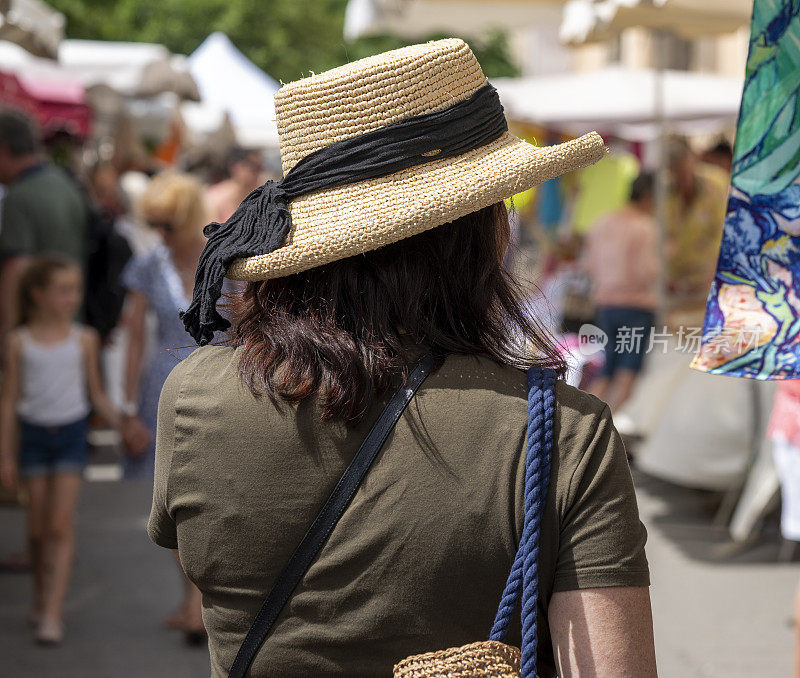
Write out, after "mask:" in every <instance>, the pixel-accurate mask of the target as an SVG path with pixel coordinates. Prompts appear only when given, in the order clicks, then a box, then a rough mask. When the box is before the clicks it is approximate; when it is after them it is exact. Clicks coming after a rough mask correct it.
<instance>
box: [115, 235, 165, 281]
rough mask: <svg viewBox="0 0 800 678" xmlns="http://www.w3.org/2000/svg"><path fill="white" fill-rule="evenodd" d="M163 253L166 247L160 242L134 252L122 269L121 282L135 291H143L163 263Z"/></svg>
mask: <svg viewBox="0 0 800 678" xmlns="http://www.w3.org/2000/svg"><path fill="white" fill-rule="evenodd" d="M165 254H166V247H165V246H164V245H162V244H159V245H156V246H155V247H151V248H150V249H148V250H145V251H144V252H140V253H139V254H134V255H133V256H132V257H131V258H130V259H129V260H128V263H127V264H126V265H125V268H124V270H123V271H122V282H123V284H124V285H125V286H126V287H127V288H128V289H132V290H133V291H135V292H143V291H144V290H145V289H146V287H147V283H148V282H150V281H151V280H153V278H154V277H155V276H156V275H157V273H158V270H159V268H160V267H161V266H162V265H163V261H164V257H165Z"/></svg>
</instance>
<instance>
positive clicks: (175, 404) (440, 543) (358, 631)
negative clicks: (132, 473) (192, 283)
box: [149, 347, 648, 678]
mask: <svg viewBox="0 0 800 678" xmlns="http://www.w3.org/2000/svg"><path fill="white" fill-rule="evenodd" d="M239 356H240V353H239V351H238V350H234V349H231V348H226V347H206V348H203V349H200V350H198V351H196V352H195V353H194V354H193V355H192V356H191V357H190V358H189V359H187V360H186V361H184V363H182V364H181V365H180V366H178V367H177V368H176V369H175V371H174V372H173V373H172V375H171V376H170V378H169V379H168V381H167V384H166V385H165V389H164V393H163V395H162V401H161V408H160V412H159V440H158V449H159V458H158V467H157V469H156V486H155V494H154V507H153V515H152V517H151V522H150V526H149V531H150V535H151V537H152V538H153V539H154V540H155V541H156V542H157V543H159V544H160V545H162V546H166V547H168V548H177V546H178V543H180V552H181V562H182V564H183V566H184V568H185V570H186V572H187V574H188V575H189V576H190V577H191V578H192V579H193V580H194V581H195V583H197V584H198V586H199V587H200V589H201V590H202V592H203V595H204V606H205V618H204V619H205V623H206V626H207V628H208V632H209V639H210V643H209V644H210V649H211V659H212V675H213V676H214V677H215V678H221V677H223V676H225V675H226V674H227V670H228V668H229V667H230V664H231V663H232V661H233V658H234V656H235V654H236V652H237V650H238V648H239V645H240V643H241V641H242V640H243V638H244V635H245V633H246V631H247V629H248V627H249V625H250V622H251V621H252V618H253V617H254V615H255V613H256V611H257V610H258V608H259V607H260V605H261V603H262V601H263V598H264V597H265V596H266V594H267V592H268V591H269V589H270V587H271V585H272V583H273V582H274V580H275V578H276V577H277V575H278V573H279V572H280V570H281V569H282V568H283V566H284V564H285V563H286V561H287V560H288V558H289V556H290V554H291V552H292V550H293V549H294V547H295V546H296V545H297V543H298V542H299V541H300V539H301V538H302V536H303V534H304V533H305V531H306V529H307V528H308V527H309V525H310V524H311V522H312V520H313V519H314V516H315V515H316V513H317V511H318V510H319V508H320V507H321V505H322V504H323V503H324V501H325V499H326V498H327V496H328V494H329V493H330V491H331V490H332V489H333V486H334V485H335V484H336V482H337V480H338V479H339V477H340V476H341V474H342V472H343V471H344V468H345V467H346V465H347V463H348V462H349V461H350V459H351V458H352V456H353V455H354V454H355V451H356V449H357V448H358V446H359V445H360V443H361V442H362V440H363V438H364V436H365V435H366V433H367V431H368V429H369V427H370V426H371V424H372V422H373V421H374V420H375V418H376V417H377V415H378V413H379V412H380V408H381V406H382V404H383V402H385V400H386V398H384V401H383V402H380V403H376V404H375V405H374V407H373V411H371V412H370V414H369V415H368V416H367V417H366V418H365V419H364V421H363V423H362V424H360V425H359V426H358V427H356V428H352V429H348V428H346V427H344V426H343V425H340V424H324V423H321V416H320V410H319V408H318V407H317V406H316V405H313V404H311V402H310V401H306V402H304V403H303V404H301V405H300V406H299V407H297V408H292V407H285V408H284V409H283V411H282V412H281V411H279V410H278V409H276V408H275V406H274V405H273V404H272V403H271V402H270V400H269V399H267V398H260V399H259V398H256V397H254V396H253V395H252V394H251V392H250V390H248V388H247V387H246V386H245V385H244V384H243V382H242V380H241V377H240V374H239V364H238V363H239V360H238V359H239ZM526 424H527V400H526V381H525V375H524V373H523V372H521V371H518V370H515V369H513V368H510V367H503V366H500V365H498V364H497V363H495V362H492V361H490V360H489V359H485V358H475V357H466V356H451V357H449V358H447V360H446V361H445V362H444V364H443V365H442V366H441V367H440V368H439V369H438V370H437V371H436V372H434V373H433V374H432V375H431V376H430V377H429V378H428V380H427V381H426V382H425V384H424V385H423V387H422V388H421V390H420V392H419V393H418V395H417V396H416V398H415V399H414V400H413V401H412V403H411V405H410V406H409V408H407V410H406V413H405V414H404V416H403V417H402V418H401V420H400V422H399V423H398V425H397V427H396V429H395V431H394V433H393V434H392V436H391V437H390V438H389V440H388V442H387V443H386V445H385V446H384V448H383V450H382V452H381V454H380V455H379V457H378V459H377V460H376V463H375V465H374V466H373V468H372V469H371V470H370V472H369V473H368V475H367V477H366V479H365V481H364V483H363V484H362V486H361V488H360V489H359V491H358V493H357V494H356V496H355V498H354V500H353V502H352V504H351V505H350V507H349V508H348V510H347V511H346V512H345V514H344V516H343V517H342V519H341V521H340V522H339V524H338V525H337V527H336V529H335V530H334V532H333V534H332V535H331V537H330V539H329V540H328V542H327V543H326V544H325V546H324V547H323V549H322V551H321V552H320V554H319V557H318V558H317V559H316V560H315V562H314V563H313V564H312V566H311V568H310V569H309V571H308V573H307V574H306V575H305V577H304V579H303V580H302V582H301V584H300V586H299V587H298V589H297V590H296V591H295V594H294V595H293V596H292V598H291V599H290V601H289V602H288V604H287V605H286V607H285V608H284V610H283V612H282V614H281V616H280V617H279V619H278V622H277V623H276V624H275V626H274V627H273V631H272V633H271V634H270V636H269V637H268V638H267V641H266V642H265V644H264V646H263V647H262V649H261V651H260V653H259V655H258V657H257V658H256V660H255V662H254V664H253V668H252V675H254V676H256V675H257V676H259V677H266V676H309V675H314V676H376V675H389V673H390V671H391V666H392V664H394V663H395V662H397V661H399V660H400V659H402V658H403V657H405V656H407V655H410V654H414V653H418V652H423V651H428V650H434V649H441V648H444V647H449V646H455V645H460V644H463V643H467V642H471V641H475V640H481V639H484V638H485V637H486V636H487V635H488V631H489V627H490V626H491V622H492V619H493V616H494V613H495V611H496V607H497V603H498V601H499V598H500V594H501V592H502V589H503V585H504V583H505V578H506V575H507V574H508V571H509V568H510V566H511V562H512V559H513V556H514V553H515V551H516V546H517V542H518V538H519V534H520V530H521V526H522V517H523V510H522V492H523V480H524V435H525V429H526ZM555 440H556V449H555V453H554V460H553V465H552V471H551V484H550V492H549V494H548V499H547V506H546V509H545V513H544V516H543V522H542V550H541V557H540V568H541V572H540V609H539V615H540V624H539V629H540V631H539V633H540V639H541V640H540V646H539V652H540V660H539V673H540V675H541V676H543V677H547V676H553V675H555V669H554V662H553V657H552V648H551V645H550V639H549V635H548V632H547V623H546V618H545V611H546V609H547V603H548V601H549V599H550V596H551V594H552V593H553V592H555V591H559V590H572V589H580V588H593V587H599V586H644V585H647V583H648V574H647V564H646V561H645V558H644V541H645V532H644V528H643V527H642V526H641V524H640V522H639V520H638V514H637V511H636V505H635V499H634V495H633V489H632V485H631V481H630V473H629V472H628V470H627V462H626V459H625V454H624V450H623V448H622V444H621V442H620V441H619V438H618V436H617V434H616V432H615V431H614V429H613V426H612V424H611V418H610V415H609V413H608V410H607V408H606V407H605V406H604V404H603V403H601V402H600V401H599V400H597V399H595V398H593V397H591V396H588V395H586V394H584V393H582V392H580V391H577V390H576V389H572V388H571V387H568V386H566V385H565V384H563V383H561V382H559V383H558V384H557V390H556V421H555ZM509 640H510V642H512V643H517V644H518V643H519V632H518V630H516V631H512V637H511V638H510V639H509Z"/></svg>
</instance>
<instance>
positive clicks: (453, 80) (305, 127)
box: [227, 39, 605, 281]
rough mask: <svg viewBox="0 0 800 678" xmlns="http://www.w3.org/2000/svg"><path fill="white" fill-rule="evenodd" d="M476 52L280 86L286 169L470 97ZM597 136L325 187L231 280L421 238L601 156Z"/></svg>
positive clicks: (397, 57)
mask: <svg viewBox="0 0 800 678" xmlns="http://www.w3.org/2000/svg"><path fill="white" fill-rule="evenodd" d="M486 83H487V81H486V77H485V76H484V75H483V72H482V71H481V67H480V65H479V64H478V61H477V60H476V59H475V56H474V55H473V53H472V51H471V50H470V48H469V46H468V45H466V44H465V43H464V42H463V41H462V40H457V39H449V40H439V41H436V42H430V43H427V44H423V45H414V46H411V47H406V48H403V49H398V50H395V51H392V52H386V53H384V54H378V55H376V56H373V57H369V58H366V59H362V60H360V61H355V62H353V63H350V64H347V65H345V66H341V67H339V68H334V69H333V70H330V71H326V72H325V73H320V74H319V75H314V76H312V77H309V78H305V79H303V80H298V81H296V82H291V83H289V84H287V85H284V86H283V87H282V88H281V89H280V90H279V91H278V93H277V94H276V95H275V112H276V116H277V123H278V135H279V138H280V149H281V162H282V164H283V170H284V173H287V172H288V171H289V170H290V169H292V167H294V165H295V164H296V163H297V162H298V161H299V160H300V159H301V158H303V157H305V156H307V155H308V154H309V153H312V152H314V151H317V150H319V149H321V148H324V147H325V146H328V145H330V144H332V143H335V142H337V141H341V140H343V139H346V138H348V137H353V136H356V135H361V134H364V133H365V132H370V131H373V130H376V129H378V128H381V127H384V126H386V125H389V124H390V123H394V122H396V121H399V120H403V119H405V118H410V117H412V116H418V115H421V114H425V113H431V112H433V111H437V110H440V109H444V108H447V107H449V106H452V105H453V104H454V103H456V102H458V101H462V100H465V99H467V98H469V97H470V96H471V95H473V94H474V93H475V92H476V91H477V90H478V89H480V88H481V87H483V86H485V85H486ZM604 154H605V147H604V145H603V141H602V139H601V138H600V136H599V135H598V134H596V133H592V134H587V135H586V136H583V137H580V138H578V139H575V140H574V141H570V142H567V143H564V144H560V145H557V146H549V147H545V148H537V147H536V146H533V145H531V144H528V143H526V142H524V141H522V140H520V139H518V138H517V137H515V136H513V135H512V134H511V133H509V132H505V133H504V134H503V135H502V136H501V137H500V138H498V139H496V140H495V141H492V142H491V143H489V144H487V145H485V146H482V147H480V148H476V149H474V150H470V151H469V152H467V153H464V154H463V155H460V156H458V157H451V158H446V159H441V160H436V159H435V155H433V154H432V159H431V161H430V162H427V163H426V164H423V165H418V166H416V167H412V168H409V169H405V170H403V171H400V172H396V173H394V174H391V175H389V176H384V177H381V178H377V179H370V180H367V181H361V182H358V183H351V184H347V185H345V186H339V187H336V188H330V189H323V190H319V191H316V192H313V193H309V194H306V195H303V196H300V197H298V198H295V199H294V200H292V201H291V203H290V204H289V211H290V213H291V228H290V230H289V232H288V235H287V237H286V240H285V241H284V244H283V246H282V247H280V248H278V249H276V250H275V251H273V252H271V253H269V254H262V255H258V256H252V257H248V258H244V259H238V260H237V261H235V262H234V263H233V265H232V266H231V267H230V268H229V269H228V272H227V277H228V278H231V279H233V280H246V281H256V280H266V279H268V278H277V277H280V276H285V275H290V274H292V273H298V272H300V271H304V270H306V269H309V268H313V267H315V266H320V265H322V264H326V263H329V262H332V261H335V260H337V259H343V258H345V257H350V256H353V255H356V254H361V253H363V252H367V251H369V250H373V249H376V248H378V247H381V246H383V245H388V244H390V243H393V242H397V241H398V240H402V239H403V238H407V237H409V236H412V235H416V234H418V233H422V232H423V231H426V230H428V229H431V228H433V227H435V226H439V225H441V224H445V223H447V222H450V221H453V220H454V219H458V218H459V217H462V216H464V215H466V214H469V213H470V212H474V211H476V210H479V209H481V208H483V207H487V206H489V205H492V204H493V203H496V202H498V201H500V200H502V199H504V198H507V197H509V196H511V195H514V194H515V193H518V192H520V191H523V190H526V189H528V188H531V187H532V186H536V185H537V184H541V183H543V182H545V181H547V180H549V179H552V178H554V177H556V176H559V175H560V174H564V173H566V172H570V171H572V170H575V169H579V168H581V167H585V166H586V165H590V164H592V163H594V162H596V161H597V160H599V159H600V158H601V157H603V155H604Z"/></svg>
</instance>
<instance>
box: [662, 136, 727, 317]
mask: <svg viewBox="0 0 800 678" xmlns="http://www.w3.org/2000/svg"><path fill="white" fill-rule="evenodd" d="M667 159H668V163H669V172H670V189H669V194H668V198H667V224H666V227H667V241H668V242H667V252H666V254H667V288H668V299H667V301H668V302H669V307H670V308H671V309H675V310H677V311H679V312H680V313H681V314H682V317H681V318H680V320H681V322H683V323H693V324H694V323H696V324H697V325H702V318H703V315H704V312H705V306H706V300H707V298H708V290H709V288H710V287H711V281H712V279H713V278H714V273H715V270H716V265H717V256H718V255H719V243H720V240H721V238H722V227H723V224H724V222H725V210H726V208H727V203H728V181H729V179H728V175H726V174H725V172H724V171H723V170H721V169H720V168H719V167H715V166H713V165H708V164H706V163H704V162H700V160H699V159H698V158H697V156H696V155H695V153H694V151H692V149H691V148H690V147H689V144H688V143H687V142H686V140H685V139H682V138H680V137H675V138H672V139H670V140H669V143H668V145H667Z"/></svg>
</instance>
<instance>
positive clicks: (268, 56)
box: [48, 0, 517, 82]
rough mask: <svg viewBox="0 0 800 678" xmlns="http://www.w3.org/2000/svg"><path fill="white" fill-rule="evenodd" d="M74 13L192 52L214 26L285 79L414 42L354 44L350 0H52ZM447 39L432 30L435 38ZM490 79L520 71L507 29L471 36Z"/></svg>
mask: <svg viewBox="0 0 800 678" xmlns="http://www.w3.org/2000/svg"><path fill="white" fill-rule="evenodd" d="M48 3H49V4H50V5H51V6H53V7H54V8H55V9H57V10H59V11H60V12H63V13H64V14H65V15H66V17H67V36H68V37H70V38H85V39H92V40H115V41H133V42H157V43H161V44H164V45H166V46H167V47H168V48H169V49H170V50H171V51H173V52H176V53H182V54H189V53H191V52H192V51H193V50H194V49H195V48H196V47H197V46H198V45H199V44H200V43H201V42H202V41H203V39H204V38H205V37H206V36H207V35H208V34H209V33H211V32H213V31H222V32H224V33H226V34H227V35H228V36H229V37H230V38H231V40H232V41H233V42H234V43H235V44H236V46H237V47H238V48H239V49H240V50H242V52H244V53H245V54H246V55H247V56H248V58H249V59H251V60H252V61H253V62H254V63H256V64H257V65H258V66H260V67H261V68H262V69H263V70H264V71H266V72H267V73H269V74H270V75H271V76H272V77H274V78H276V79H278V80H281V81H283V82H289V81H291V80H296V79H297V78H299V77H302V76H303V75H308V74H309V73H311V72H315V73H318V72H321V71H324V70H327V69H329V68H333V67H334V66H339V65H341V64H343V63H346V62H348V61H353V60H355V59H360V58H362V57H365V56H369V55H371V54H377V53H379V52H383V51H385V50H389V49H395V48H397V47H403V46H404V45H407V44H410V42H417V41H408V40H404V39H402V38H398V37H396V36H391V35H383V36H375V37H370V38H362V39H360V40H356V41H355V42H350V43H348V42H346V41H345V40H344V38H343V37H342V26H343V23H344V9H345V5H346V4H347V0H48ZM441 37H446V36H444V35H431V36H429V37H428V39H435V38H441ZM469 42H470V45H471V46H472V48H473V50H474V51H475V53H476V55H477V57H478V59H479V60H480V62H481V65H482V66H483V69H484V71H485V72H486V74H487V76H489V77H499V76H514V75H517V68H516V66H515V64H513V63H512V61H511V59H510V57H509V54H508V46H507V42H506V38H505V35H504V34H502V33H499V32H489V33H487V34H486V35H485V36H481V37H480V38H477V39H476V38H470V40H469Z"/></svg>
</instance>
